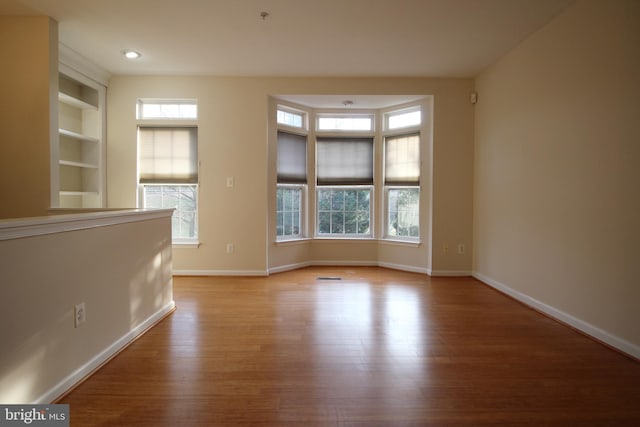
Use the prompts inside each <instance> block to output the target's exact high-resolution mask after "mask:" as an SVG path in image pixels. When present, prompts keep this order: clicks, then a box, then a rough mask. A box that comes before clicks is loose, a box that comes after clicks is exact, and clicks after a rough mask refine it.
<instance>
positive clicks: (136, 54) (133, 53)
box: [122, 49, 142, 59]
mask: <svg viewBox="0 0 640 427" xmlns="http://www.w3.org/2000/svg"><path fill="white" fill-rule="evenodd" d="M122 54H123V55H124V57H125V58H127V59H138V58H140V57H141V56H142V55H141V54H140V53H139V52H136V51H135V50H129V49H127V50H123V51H122Z"/></svg>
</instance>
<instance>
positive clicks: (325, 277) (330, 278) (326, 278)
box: [316, 276, 342, 280]
mask: <svg viewBox="0 0 640 427" xmlns="http://www.w3.org/2000/svg"><path fill="white" fill-rule="evenodd" d="M316 280H342V277H331V276H320V277H316Z"/></svg>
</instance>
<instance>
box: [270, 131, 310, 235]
mask: <svg viewBox="0 0 640 427" xmlns="http://www.w3.org/2000/svg"><path fill="white" fill-rule="evenodd" d="M306 184H307V137H306V136H305V135H297V134H293V133H289V132H283V131H278V188H277V191H276V237H277V238H278V239H279V240H284V239H292V238H300V237H302V236H303V235H304V230H303V221H302V214H303V200H304V190H305V186H306Z"/></svg>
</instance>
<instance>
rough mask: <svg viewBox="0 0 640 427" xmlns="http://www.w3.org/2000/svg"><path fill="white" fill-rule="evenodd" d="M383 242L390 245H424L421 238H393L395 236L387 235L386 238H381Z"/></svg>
mask: <svg viewBox="0 0 640 427" xmlns="http://www.w3.org/2000/svg"><path fill="white" fill-rule="evenodd" d="M380 242H381V243H386V244H389V245H398V246H413V247H418V246H420V245H422V242H421V241H420V240H404V239H393V238H389V237H386V238H384V239H380Z"/></svg>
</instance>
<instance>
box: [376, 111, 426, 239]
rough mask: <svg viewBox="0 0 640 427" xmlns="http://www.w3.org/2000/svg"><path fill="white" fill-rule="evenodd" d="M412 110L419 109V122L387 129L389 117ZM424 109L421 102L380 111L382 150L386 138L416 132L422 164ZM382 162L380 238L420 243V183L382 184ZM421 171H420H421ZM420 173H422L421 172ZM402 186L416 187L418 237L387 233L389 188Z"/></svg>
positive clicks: (401, 187) (421, 230)
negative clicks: (381, 117) (382, 196)
mask: <svg viewBox="0 0 640 427" xmlns="http://www.w3.org/2000/svg"><path fill="white" fill-rule="evenodd" d="M414 111H420V123H418V124H411V125H407V126H401V127H395V128H393V129H389V119H390V118H391V117H394V116H398V115H402V114H407V113H412V112H414ZM424 113H425V111H424V109H423V104H422V103H420V104H408V105H404V106H396V107H393V108H391V109H387V110H384V111H383V112H382V116H383V119H382V121H383V125H384V126H383V127H384V129H383V131H382V143H383V149H382V150H383V152H384V150H385V147H384V144H386V141H387V138H393V137H398V136H403V135H411V134H418V137H419V138H420V157H421V159H420V164H422V147H423V135H422V126H423V124H424V120H425V116H424ZM384 162H385V159H383V172H382V173H383V177H382V181H383V194H384V200H383V205H384V206H383V217H382V227H383V230H382V238H383V239H384V240H389V241H400V242H411V243H420V242H421V239H422V233H423V229H422V226H421V225H422V224H421V223H420V219H421V218H420V217H421V212H422V209H423V207H422V185H392V184H390V185H387V184H384V180H385V177H384V173H385V171H384ZM421 172H422V171H421ZM421 175H422V173H421ZM403 188H407V189H409V188H417V189H418V203H419V207H418V237H412V236H394V235H390V234H389V221H390V220H391V218H390V216H389V190H392V189H403Z"/></svg>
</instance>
